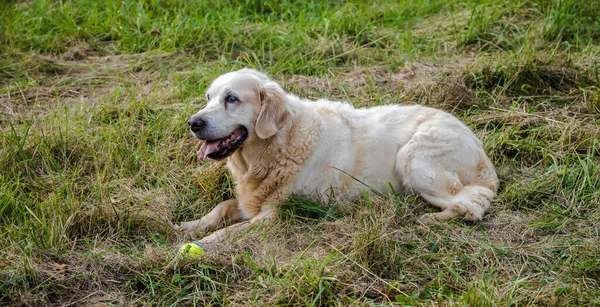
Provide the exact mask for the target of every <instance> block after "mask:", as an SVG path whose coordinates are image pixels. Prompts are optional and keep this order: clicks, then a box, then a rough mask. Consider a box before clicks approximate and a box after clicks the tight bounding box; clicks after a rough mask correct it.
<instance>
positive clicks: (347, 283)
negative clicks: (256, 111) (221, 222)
mask: <svg viewBox="0 0 600 307" xmlns="http://www.w3.org/2000/svg"><path fill="white" fill-rule="evenodd" d="M0 6H1V7H0V31H1V32H2V33H3V35H1V36H0V165H1V166H2V167H1V168H0V225H1V226H0V305H9V306H23V305H51V306H53V305H61V306H64V305H67V306H68V305H98V306H104V305H107V306H109V305H244V306H246V305H299V306H305V305H339V306H346V305H381V304H383V305H388V304H398V305H466V306H473V305H475V306H495V305H543V306H547V305H581V306H586V305H587V306H593V305H600V300H599V299H598V298H599V297H600V282H599V280H600V270H599V269H598V268H599V267H600V256H599V255H600V230H599V229H600V222H599V221H600V212H599V211H600V209H599V208H600V206H599V204H600V192H599V190H598V186H600V170H599V166H598V165H600V141H599V139H600V128H599V127H600V115H599V114H600V113H599V112H600V98H599V97H600V76H599V73H598V71H599V68H600V67H599V64H598V63H599V60H600V43H598V42H599V41H598V38H599V36H598V35H599V34H598V33H600V31H599V29H600V19H599V18H598V17H599V15H598V9H599V8H598V4H597V2H594V1H587V2H586V1H574V0H573V1H570V0H564V1H562V0H561V1H550V0H537V1H524V0H510V1H509V0H504V1H502V0H478V1H475V0H469V1H455V0H443V1H442V0H428V1H396V2H389V1H373V2H363V1H326V2H317V1H312V2H308V1H286V0H281V1H254V0H245V1H241V0H240V1H233V0H232V1H222V2H219V1H217V2H214V1H213V2H204V1H178V0H170V1H162V0H161V1H159V0H153V1H141V2H140V1H129V0H126V1H103V2H98V1H89V0H73V1H49V0H40V1H9V2H3V3H2V4H0ZM243 66H249V67H254V68H257V69H260V70H264V71H266V72H268V73H269V74H270V75H271V76H273V77H274V78H275V79H276V80H278V81H280V83H281V84H282V85H283V86H284V88H286V89H287V90H288V91H291V92H294V93H296V94H298V95H300V96H303V97H308V98H321V97H325V98H329V99H336V100H348V101H351V102H353V103H354V104H355V105H356V106H373V105H380V104H390V103H404V104H413V103H420V104H424V105H429V106H434V107H438V108H442V109H445V110H447V111H450V112H452V113H454V114H455V115H456V116H458V117H459V118H461V119H462V120H463V121H464V122H466V123H467V124H468V125H469V126H470V127H472V128H473V129H474V131H475V132H476V134H477V135H478V136H479V137H480V138H481V140H482V141H483V142H484V144H485V148H486V151H487V152H488V154H489V156H490V157H491V159H492V160H493V162H494V164H495V165H496V167H497V170H498V173H499V176H500V178H501V191H500V193H499V195H498V198H497V200H496V201H495V202H494V203H493V205H492V208H491V211H490V213H489V214H488V215H487V216H486V218H485V219H484V221H482V222H480V223H465V222H461V221H451V222H439V223H433V224H422V223H421V222H420V220H419V217H420V216H421V215H422V214H424V213H427V212H433V211H435V210H436V209H434V208H432V206H430V205H428V204H427V203H425V202H424V201H423V200H422V199H421V198H419V197H417V196H414V195H410V194H404V193H399V194H398V195H396V196H394V197H388V198H385V197H381V196H378V195H377V193H368V194H365V197H363V198H361V199H360V200H358V201H356V202H355V203H351V204H347V203H333V204H318V203H315V202H312V201H309V200H307V199H304V198H302V197H301V196H297V197H293V198H291V199H289V200H288V201H287V202H285V204H284V205H283V206H282V207H281V208H280V214H279V218H278V220H277V222H276V223H275V224H273V225H263V226H260V227H255V228H253V229H252V230H251V231H249V232H248V233H246V234H244V235H243V236H240V237H236V238H231V239H230V240H229V241H227V244H224V245H223V246H221V247H220V248H219V249H218V250H212V251H209V252H208V253H207V254H206V255H205V257H204V258H202V259H201V260H200V261H182V260H181V259H178V257H177V255H176V250H175V248H174V247H175V246H176V244H178V243H181V242H185V241H189V240H193V239H195V238H198V236H199V235H200V234H194V235H181V234H177V233H174V232H173V231H172V230H170V228H169V227H168V223H167V222H176V221H183V220H190V219H195V218H199V217H201V216H202V215H203V214H205V213H206V212H208V211H209V210H210V209H211V208H212V207H213V206H214V205H215V204H216V203H218V202H219V201H221V200H223V199H228V198H230V197H232V189H231V180H230V177H229V175H228V174H227V173H226V172H225V170H224V168H223V165H221V164H218V163H205V164H199V163H198V161H197V159H196V157H195V154H194V151H195V150H196V149H197V146H198V142H197V141H195V140H194V139H193V138H191V136H190V134H189V132H188V131H187V127H186V124H185V122H186V119H187V118H188V117H189V116H190V114H193V113H194V112H195V111H196V110H197V109H199V108H201V107H202V102H201V99H200V98H201V97H203V93H204V90H205V89H206V87H207V86H208V85H209V84H210V82H211V80H212V79H214V78H215V77H216V76H218V75H220V74H221V73H223V72H227V71H230V70H233V69H237V68H241V67H243Z"/></svg>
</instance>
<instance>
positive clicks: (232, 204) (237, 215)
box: [173, 198, 242, 231]
mask: <svg viewBox="0 0 600 307" xmlns="http://www.w3.org/2000/svg"><path fill="white" fill-rule="evenodd" d="M241 219H242V211H240V208H239V207H238V200H237V199H235V198H234V199H230V200H226V201H224V202H221V203H220V204H218V205H217V206H216V207H215V208H214V209H212V210H211V211H210V212H209V213H208V214H207V215H205V216H204V217H202V218H201V219H199V220H195V221H189V222H183V223H181V225H179V226H176V225H175V226H173V228H174V229H175V230H178V231H192V230H196V229H200V230H204V231H208V230H214V229H217V228H219V227H221V225H223V224H230V223H236V222H238V221H240V220H241Z"/></svg>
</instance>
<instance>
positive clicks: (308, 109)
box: [175, 68, 499, 243]
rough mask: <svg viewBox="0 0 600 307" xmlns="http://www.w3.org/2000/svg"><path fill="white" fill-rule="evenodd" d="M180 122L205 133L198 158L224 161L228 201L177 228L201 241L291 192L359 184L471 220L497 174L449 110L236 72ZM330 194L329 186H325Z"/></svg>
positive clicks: (485, 203) (320, 193) (492, 190)
mask: <svg viewBox="0 0 600 307" xmlns="http://www.w3.org/2000/svg"><path fill="white" fill-rule="evenodd" d="M206 100H207V105H206V107H205V108H203V109H202V110H200V111H199V112H198V113H196V114H195V115H193V116H192V117H191V118H190V119H189V121H188V124H189V127H190V129H191V131H192V133H193V135H194V136H195V137H197V138H198V139H200V140H204V143H203V145H202V146H201V148H200V150H199V151H198V158H199V160H201V161H203V160H205V159H207V158H210V159H214V160H223V159H227V168H228V169H229V171H230V172H231V175H232V177H233V181H234V183H235V195H236V198H235V199H230V200H226V201H224V202H222V203H220V204H218V205H217V206H216V207H215V208H214V209H213V210H212V211H211V212H210V213H208V214H207V215H205V216H204V217H202V218H201V219H199V220H195V221H190V222H184V223H182V224H181V225H179V226H175V228H176V229H177V230H181V231H190V230H194V229H198V228H199V229H201V230H205V231H211V230H215V229H218V228H220V227H222V226H224V225H228V226H227V227H226V228H224V229H220V230H217V231H215V232H213V233H212V234H211V235H209V236H207V237H204V238H203V239H202V240H200V241H199V242H200V243H216V242H219V241H221V240H223V237H224V236H225V235H227V234H228V233H230V232H236V231H239V230H242V229H246V228H247V227H249V226H250V225H252V224H254V223H256V222H258V221H261V222H268V221H271V220H272V219H273V218H274V217H275V213H276V208H277V205H278V203H280V202H281V201H282V200H284V199H285V198H286V197H288V196H290V195H292V194H301V195H305V196H308V197H310V198H312V199H316V200H319V201H328V200H331V199H330V198H331V197H335V198H336V200H339V201H342V202H347V201H352V200H353V199H356V198H357V197H359V196H360V195H361V194H362V193H363V191H364V189H365V185H366V186H368V187H369V188H372V189H375V190H377V191H390V190H393V191H401V190H402V189H407V188H408V189H411V190H413V191H416V192H417V193H418V194H419V195H421V196H422V197H423V198H424V199H425V200H427V201H428V202H429V203H431V204H433V205H435V206H437V207H439V208H441V209H442V211H441V212H437V213H433V215H434V217H435V218H438V219H442V220H446V219H451V218H455V217H456V218H461V219H464V220H469V221H478V220H481V219H482V218H483V215H484V214H485V212H486V211H487V210H488V208H489V206H490V202H491V201H492V199H493V198H494V197H495V196H496V193H497V188H498V183H499V182H498V177H497V175H496V171H495V169H494V166H493V165H492V163H491V162H490V159H489V158H488V157H487V155H486V154H485V152H484V150H483V146H482V143H481V141H479V140H478V139H477V137H476V136H475V135H474V134H473V132H472V131H471V130H470V129H469V128H468V127H467V126H466V125H465V124H463V123H462V122H461V121H460V120H458V119H457V118H456V117H454V116H453V115H451V114H449V113H446V112H444V111H441V110H437V109H433V108H429V107H425V106H419V105H409V106H402V105H386V106H377V107H371V108H360V109H356V108H354V107H353V106H352V105H351V104H349V103H346V102H333V101H328V100H317V101H310V100H306V99H300V98H298V97H297V96H294V95H292V94H288V93H286V92H285V91H284V90H283V89H282V88H281V86H280V85H279V84H277V83H276V82H274V81H272V80H271V79H269V77H267V75H265V74H263V73H261V72H258V71H256V70H253V69H247V68H244V69H241V70H238V71H233V72H230V73H226V74H224V75H221V76H220V77H218V78H217V79H215V80H214V82H213V83H212V84H211V85H210V87H209V88H208V90H207V91H206ZM331 191H333V192H334V193H332V192H331Z"/></svg>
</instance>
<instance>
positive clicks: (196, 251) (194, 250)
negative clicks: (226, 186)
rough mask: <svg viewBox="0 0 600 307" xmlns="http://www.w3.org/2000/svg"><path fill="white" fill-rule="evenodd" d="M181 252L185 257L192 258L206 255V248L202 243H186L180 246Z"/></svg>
mask: <svg viewBox="0 0 600 307" xmlns="http://www.w3.org/2000/svg"><path fill="white" fill-rule="evenodd" d="M179 254H181V256H183V257H184V258H188V259H192V258H198V257H200V256H202V255H204V249H203V248H202V245H200V243H196V242H191V243H185V244H183V245H182V246H181V247H180V248H179Z"/></svg>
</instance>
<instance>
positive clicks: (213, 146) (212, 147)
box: [198, 140, 221, 161]
mask: <svg viewBox="0 0 600 307" xmlns="http://www.w3.org/2000/svg"><path fill="white" fill-rule="evenodd" d="M219 143H221V141H220V140H217V141H211V142H209V141H206V142H204V144H202V147H200V150H198V159H200V161H204V160H206V157H208V155H210V154H211V153H213V152H215V151H217V150H219Z"/></svg>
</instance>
